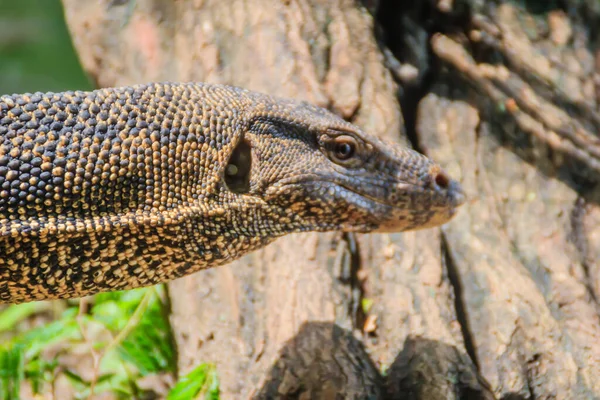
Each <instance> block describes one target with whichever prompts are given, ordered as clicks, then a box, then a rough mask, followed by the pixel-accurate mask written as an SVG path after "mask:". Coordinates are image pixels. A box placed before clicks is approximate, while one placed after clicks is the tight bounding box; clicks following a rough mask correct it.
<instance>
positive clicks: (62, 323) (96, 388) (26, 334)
mask: <svg viewBox="0 0 600 400" xmlns="http://www.w3.org/2000/svg"><path fill="white" fill-rule="evenodd" d="M164 299H165V296H164V293H163V288H162V286H157V287H153V288H144V289H135V290H129V291H123V292H116V293H104V294H99V295H96V296H94V297H93V298H92V299H91V300H89V301H90V305H89V307H87V308H89V309H88V310H87V311H86V310H85V308H86V307H83V308H82V306H81V305H80V304H78V303H77V302H73V303H71V304H70V305H69V306H68V307H67V308H66V309H65V310H64V311H62V313H61V314H60V316H59V317H58V318H56V319H55V320H53V321H51V322H49V323H44V324H42V325H40V326H38V327H35V328H31V329H26V330H24V331H22V332H19V333H17V334H15V335H14V336H13V337H12V338H10V339H9V340H8V341H7V342H6V343H4V344H3V345H2V346H0V399H2V400H13V399H19V398H20V396H21V391H22V390H23V385H24V384H28V385H30V388H31V391H32V392H33V393H34V394H35V393H47V392H48V391H50V390H52V388H53V387H55V385H56V382H57V381H58V379H59V378H61V377H63V378H66V380H67V381H68V382H69V384H70V385H71V386H72V390H73V391H74V393H75V398H76V399H86V398H88V397H89V396H90V395H91V394H95V395H98V394H101V393H110V394H112V395H113V396H114V397H116V398H122V399H141V398H144V397H145V395H146V394H147V391H146V390H145V389H144V388H142V387H141V386H140V385H139V384H138V382H139V381H140V380H141V379H142V378H146V377H149V376H155V377H157V378H160V377H161V375H162V376H164V375H171V376H174V375H175V373H176V355H175V352H174V346H173V340H172V336H171V328H170V325H169V321H168V317H167V315H168V305H167V304H166V302H165V300H164ZM32 304H38V306H37V308H36V307H33V306H32ZM39 304H44V303H31V304H21V305H12V306H9V307H8V308H7V309H5V310H4V311H3V312H1V313H0V325H2V323H3V322H4V321H11V322H12V323H15V324H16V326H14V327H13V330H15V328H17V327H18V324H19V323H20V322H23V321H26V320H27V319H29V318H31V317H32V310H39V309H42V310H44V307H40V306H39ZM23 310H24V311H23ZM43 312H45V311H43ZM4 325H5V326H6V323H4ZM5 334H6V332H5ZM82 348H83V349H87V350H86V352H87V355H88V356H90V357H91V358H93V359H94V360H95V365H93V367H92V368H88V370H87V371H81V368H80V369H79V370H78V369H77V368H72V367H71V366H70V365H72V363H70V364H69V363H64V364H63V361H62V360H64V359H65V357H66V358H68V357H69V353H70V352H71V351H72V349H80V350H81V349H82ZM71 357H73V356H71ZM75 357H79V358H81V357H82V356H81V354H80V353H78V355H76V356H75ZM90 369H91V371H90ZM82 372H84V373H85V374H84V373H82ZM90 372H91V373H90ZM84 375H86V376H88V378H85V377H84ZM89 376H91V378H90V377H89ZM167 398H168V399H170V400H187V399H194V398H205V399H218V398H219V386H218V380H217V377H216V371H215V369H214V367H213V366H212V365H209V364H201V365H200V366H198V367H197V368H196V369H194V370H193V371H191V372H190V373H189V374H187V375H186V376H184V377H182V378H181V379H180V380H179V381H178V382H176V383H175V384H174V385H173V387H172V389H171V390H170V391H169V392H168V395H167Z"/></svg>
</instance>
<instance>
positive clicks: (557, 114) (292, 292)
mask: <svg viewBox="0 0 600 400" xmlns="http://www.w3.org/2000/svg"><path fill="white" fill-rule="evenodd" d="M63 2H64V5H65V10H66V16H67V21H68V24H69V27H70V30H71V33H72V36H73V38H74V42H75V46H76V48H77V49H78V52H79V55H80V58H81V60H82V63H83V65H84V67H85V69H86V70H87V71H88V73H89V74H90V75H91V76H92V77H93V78H94V79H95V80H96V82H97V84H98V86H115V85H126V84H134V83H142V82H148V81H163V80H169V81H189V80H196V81H205V82H213V83H214V82H216V83H226V84H233V85H237V86H242V87H245V88H248V89H252V90H257V91H261V92H266V93H270V94H275V95H278V96H287V97H295V98H300V99H304V100H308V101H310V102H312V103H314V104H317V105H320V106H323V107H327V108H329V109H331V110H333V111H334V112H336V113H338V114H340V115H341V116H343V117H344V118H346V119H348V120H350V121H352V122H354V123H356V124H358V125H360V126H361V127H362V128H363V129H364V130H366V131H369V132H371V133H373V134H375V135H378V136H380V137H382V138H386V139H388V140H396V141H400V142H402V143H404V144H407V145H413V146H416V147H417V148H418V149H419V150H420V151H423V152H424V153H426V154H428V155H429V156H431V157H432V158H434V159H435V160H436V161H438V162H440V163H441V164H442V165H443V166H444V167H445V168H446V169H447V170H448V172H449V173H450V174H451V175H452V176H453V177H457V178H459V179H460V180H461V181H462V182H463V185H464V186H465V188H466V190H467V191H468V193H469V197H470V202H469V204H468V205H466V206H465V207H463V210H462V211H461V212H460V213H459V215H458V216H457V217H456V218H455V219H454V220H453V221H452V222H450V223H449V224H447V225H446V226H444V227H443V228H442V229H430V230H426V231H419V232H408V233H403V234H372V235H356V236H354V235H341V234H337V233H329V234H314V233H313V234H301V235H291V236H289V237H286V238H283V239H280V240H278V241H277V242H276V243H275V244H273V245H271V246H269V247H267V248H266V249H264V250H262V251H259V252H256V253H254V254H251V255H249V256H247V257H245V258H243V259H241V260H239V261H237V262H234V263H233V264H231V265H228V266H226V267H220V268H216V269H211V270H206V271H201V272H199V273H197V274H195V275H193V276H189V277H186V278H182V279H179V280H177V281H175V282H172V283H170V284H169V292H170V296H171V301H172V305H173V309H172V324H173V329H174V332H175V336H176V341H177V346H178V354H179V369H180V373H185V372H187V371H188V370H189V369H191V368H192V367H194V366H195V365H197V364H198V363H200V362H214V363H216V365H217V370H218V373H219V376H220V380H221V389H222V394H223V398H226V399H229V398H248V397H251V398H274V397H282V398H299V399H300V398H301V399H305V398H311V399H312V398H322V399H329V398H336V396H338V397H337V398H402V399H458V398H469V399H476V398H477V399H479V398H481V399H491V398H494V397H497V398H506V399H508V398H512V399H515V398H522V399H549V398H556V399H563V398H565V399H566V398H582V399H583V398H590V399H591V398H598V397H600V379H599V377H600V324H599V322H600V321H599V315H600V314H599V310H600V308H599V304H598V301H597V299H598V298H600V228H599V226H600V207H599V203H600V187H599V185H598V181H599V180H600V179H599V176H600V138H599V137H598V135H597V132H598V131H599V129H600V114H599V113H598V103H597V100H598V95H599V94H600V53H598V52H597V50H596V48H597V46H596V41H597V36H596V35H597V29H596V27H597V26H600V25H599V24H600V10H598V8H600V4H599V3H598V2H596V1H595V0H587V2H586V0H570V1H567V0H564V1H562V2H560V4H561V7H559V6H558V5H557V3H558V2H552V1H550V2H533V1H532V2H524V3H525V4H526V5H529V3H531V4H534V3H535V4H537V3H543V5H542V6H541V7H542V8H541V9H540V8H539V7H538V8H537V9H536V8H535V7H533V6H530V7H529V8H520V7H518V6H517V5H516V3H515V2H510V1H505V2H503V1H492V0H487V1H484V0H470V1H469V0H427V1H425V0H424V1H420V2H414V3H410V2H400V1H392V0H380V1H376V0H372V1H365V2H364V3H362V4H361V3H357V2H356V1H353V0H279V1H276V0H234V1H221V0H163V1H159V0H135V1H134V0H119V1H117V0H111V1H109V0H106V1H103V2H101V1H80V0H63ZM371 304H372V306H371Z"/></svg>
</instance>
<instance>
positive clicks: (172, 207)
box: [0, 83, 464, 303]
mask: <svg viewBox="0 0 600 400" xmlns="http://www.w3.org/2000/svg"><path fill="white" fill-rule="evenodd" d="M463 200H464V196H463V195H462V192H461V190H460V187H459V186H458V184H457V183H456V182H454V181H452V180H450V179H449V178H448V177H447V176H446V175H445V174H444V172H443V171H442V170H441V169H440V167H439V166H437V165H436V164H434V163H433V162H431V161H430V160H428V159H427V158H425V157H424V156H422V155H420V154H418V153H416V152H414V151H411V150H409V149H405V148H400V147H398V146H395V145H391V144H387V143H383V142H381V141H379V140H377V139H376V138H374V137H372V136H369V135H367V134H366V133H364V132H362V131H361V130H360V129H358V128H357V127H355V126H353V125H352V124H349V123H347V122H345V121H343V120H342V119H340V118H338V117H336V116H335V115H333V114H331V113H329V112H328V111H326V110H323V109H320V108H317V107H314V106H311V105H309V104H306V103H301V102H294V101H291V100H284V99H279V98H274V97H270V96H266V95H262V94H259V93H254V92H250V91H246V90H243V89H239V88H233V87H227V86H219V85H207V84H200V83H189V84H169V83H166V84H150V85H140V86H135V87H124V88H109V89H101V90H97V91H94V92H65V93H56V94H55V93H45V94H44V93H36V94H25V95H14V96H2V97H0V302H10V303H19V302H25V301H32V300H43V299H57V298H70V297H81V296H85V295H90V294H93V293H97V292H100V291H108V290H120V289H127V288H134V287H140V286H147V285H152V284H156V283H159V282H166V281H169V280H172V279H175V278H177V277H180V276H183V275H187V274H190V273H193V272H195V271H198V270H200V269H202V268H208V267H213V266H217V265H222V264H225V263H228V262H230V261H232V260H234V259H235V258H238V257H240V256H242V255H244V254H246V253H248V252H250V251H252V250H254V249H257V248H260V247H262V246H265V245H266V244H268V243H269V242H271V241H273V240H274V239H276V238H277V237H280V236H282V235H285V234H287V233H291V232H299V231H326V230H343V231H361V232H369V231H403V230H409V229H418V228H425V227H431V226H436V225H439V224H442V223H444V222H446V221H447V220H449V219H450V218H451V217H452V215H453V214H454V212H455V210H456V208H457V207H458V206H459V205H460V204H462V202H463Z"/></svg>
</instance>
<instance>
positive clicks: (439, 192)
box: [269, 176, 466, 210]
mask: <svg viewBox="0 0 600 400" xmlns="http://www.w3.org/2000/svg"><path fill="white" fill-rule="evenodd" d="M293 185H312V186H319V185H323V186H336V187H339V188H342V189H344V190H346V191H347V192H350V193H353V194H355V195H357V196H360V197H362V198H364V199H366V200H368V201H371V202H373V203H376V204H379V205H381V206H385V207H390V208H392V209H405V208H406V206H405V204H406V203H404V204H403V205H402V206H401V205H399V204H400V203H402V202H400V201H398V199H397V198H396V199H394V200H392V199H388V198H387V197H390V196H389V187H390V186H393V187H394V192H396V193H404V194H406V195H400V197H402V196H404V197H407V198H409V197H411V193H414V194H417V195H418V193H422V194H423V196H424V197H427V198H436V199H438V201H437V202H436V203H439V204H438V207H446V208H450V209H452V210H454V209H456V208H458V207H460V206H461V205H462V204H464V203H465V201H466V196H465V193H464V191H463V190H462V188H461V186H460V184H459V183H458V182H457V181H454V180H448V181H447V182H445V184H444V185H443V186H442V185H438V184H437V183H434V184H433V185H432V186H431V187H422V186H418V185H414V184H411V183H406V182H390V181H387V182H382V184H372V183H371V184H369V187H370V188H371V192H372V193H370V192H369V191H365V190H357V188H356V186H355V185H352V184H350V183H348V182H346V181H345V180H339V181H338V180H333V179H323V178H322V177H320V176H296V177H293V178H288V179H284V180H282V181H280V182H279V184H278V185H277V186H276V187H273V188H272V189H274V191H278V190H279V189H280V188H283V187H286V186H293ZM269 191H270V190H269ZM376 192H380V193H382V195H381V196H377V195H376V194H375V193H376ZM386 192H387V193H388V195H383V193H386ZM396 197H399V196H396Z"/></svg>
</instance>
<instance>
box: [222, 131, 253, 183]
mask: <svg viewBox="0 0 600 400" xmlns="http://www.w3.org/2000/svg"><path fill="white" fill-rule="evenodd" d="M251 167H252V148H251V146H250V143H249V142H248V141H247V140H245V139H243V138H242V140H240V142H239V143H238V145H237V147H236V148H235V149H233V153H232V154H231V158H230V159H229V162H228V163H227V166H226V167H225V184H226V185H227V187H228V188H229V190H231V191H232V192H233V193H239V194H243V193H248V192H249V191H250V169H251Z"/></svg>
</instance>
